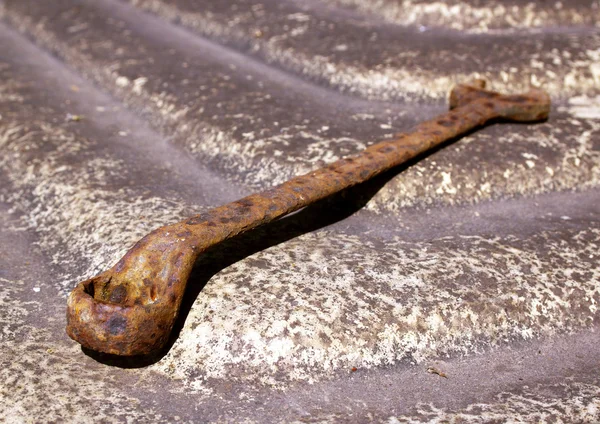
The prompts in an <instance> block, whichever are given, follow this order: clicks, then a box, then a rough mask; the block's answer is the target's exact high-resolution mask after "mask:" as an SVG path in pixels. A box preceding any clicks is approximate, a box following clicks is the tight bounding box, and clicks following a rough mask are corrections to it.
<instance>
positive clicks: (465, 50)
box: [0, 0, 600, 423]
mask: <svg viewBox="0 0 600 424" xmlns="http://www.w3.org/2000/svg"><path fill="white" fill-rule="evenodd" d="M0 17H1V18H2V21H1V22H0V219H1V225H0V405H1V406H0V421H2V420H3V421H6V422H19V423H20V422H50V421H55V422H64V421H71V422H89V421H90V420H93V421H98V422H179V421H180V422H288V423H289V422H367V421H378V422H389V423H395V422H431V421H433V422H504V421H506V420H512V421H513V422H536V421H550V420H556V421H559V422H561V421H562V422H597V421H600V374H599V372H598V370H599V369H600V349H599V348H598V346H599V343H600V334H599V333H598V331H597V329H598V325H599V317H600V315H599V313H598V304H599V303H600V268H599V264H600V260H599V258H600V253H599V251H600V190H599V188H598V187H599V181H600V3H599V2H598V1H590V0H576V1H563V2H548V1H537V2H528V1H525V0H509V1H499V0H493V1H485V2H484V1H479V0H449V1H445V2H441V1H432V0H373V1H370V2H368V1H366V0H305V1H302V2H294V1H291V0H261V1H259V0H256V1H246V0H231V1H209V0H172V1H167V0H121V1H119V0H54V1H52V2H41V1H35V0H0ZM473 77H483V78H486V79H487V80H488V81H490V82H491V85H492V88H494V89H496V90H499V91H505V92H519V91H523V90H526V89H527V88H528V87H529V86H531V85H535V86H541V87H543V88H544V89H546V90H547V91H548V92H549V93H550V94H551V96H552V99H553V111H552V114H551V118H550V119H549V120H548V122H546V123H543V124H536V125H522V124H521V125H517V124H502V125H494V126H491V127H487V128H485V129H483V130H480V131H478V132H474V133H472V134H470V135H468V136H466V137H464V138H462V139H460V140H458V141H457V142H455V143H453V144H451V145H448V146H446V147H445V148H443V149H441V150H438V151H436V152H433V153H431V154H430V155H428V156H427V157H425V158H423V159H422V160H420V161H418V162H414V163H411V164H409V165H407V166H405V167H403V168H402V169H398V170H395V172H392V173H389V174H386V175H384V176H382V177H380V178H377V179H376V180H374V181H373V182H371V183H367V184H365V185H363V186H360V187H357V188H356V189H353V190H351V191H350V192H348V193H345V194H344V195H343V196H337V197H336V198H334V199H330V200H328V201H325V202H322V203H321V204H319V205H316V206H314V207H310V208H307V209H305V210H303V211H301V212H299V213H297V214H295V215H293V216H292V217H289V218H287V219H284V220H282V221H280V222H278V223H276V224H274V225H270V226H267V227H265V228H263V229H261V230H259V231H255V232H253V233H251V234H249V235H248V236H245V237H240V238H237V239H235V240H232V241H230V242H227V243H225V244H224V245H223V246H222V247H220V248H218V249H215V250H214V251H211V253H210V254H209V255H206V256H205V257H203V258H202V259H201V260H200V261H199V263H198V266H197V270H196V272H195V273H194V276H193V278H192V281H190V285H189V286H190V287H189V293H188V295H187V297H186V303H185V305H184V309H183V313H182V317H181V319H180V321H179V324H178V328H177V329H176V332H175V334H174V337H173V341H172V346H171V347H170V349H169V351H168V352H166V353H165V355H164V356H162V357H161V358H159V359H158V360H156V361H150V362H148V363H146V362H136V361H117V360H115V359H114V358H108V357H103V356H100V355H95V354H93V353H92V352H84V351H82V349H81V348H80V346H79V345H78V344H77V343H75V342H73V341H72V340H70V339H69V338H68V337H67V336H66V334H65V332H64V327H65V304H66V296H67V294H68V293H69V291H70V290H71V289H72V288H73V287H74V286H75V284H76V283H77V282H78V281H81V280H82V279H84V278H87V277H90V276H92V275H94V274H96V273H97V272H99V271H102V270H104V269H106V268H108V267H109V266H111V265H112V264H113V263H114V262H115V261H116V260H117V259H118V258H119V257H120V256H121V255H122V254H123V253H124V252H125V251H126V250H127V249H128V248H129V247H130V246H131V245H132V244H133V243H134V242H135V241H136V240H138V239H139V238H140V237H142V236H143V235H145V234H146V233H147V232H149V231H150V230H152V229H154V228H156V227H157V226H160V225H163V224H166V223H171V222H175V221H177V220H180V219H183V218H185V217H188V216H191V215H193V214H196V213H199V212H202V211H204V210H206V209H209V208H211V207H213V206H218V205H220V204H223V203H226V202H229V201H232V200H235V199H237V198H240V197H242V196H244V195H246V194H249V193H251V192H253V191H256V190H260V189H264V188H268V187H270V186H271V185H274V184H277V183H280V182H283V181H285V180H286V179H288V178H290V177H292V176H294V175H297V174H300V173H305V172H308V171H310V170H312V169H314V168H316V167H318V166H321V165H323V164H326V163H329V162H332V161H334V160H336V159H339V158H341V157H343V156H344V155H348V154H352V153H355V152H358V151H359V150H361V149H363V148H365V147H366V146H368V145H370V144H372V143H374V142H377V141H378V140H381V139H384V138H388V137H391V136H393V135H394V134H396V133H399V132H403V131H407V130H409V129H410V128H411V127H412V126H413V125H415V124H416V123H418V122H420V121H423V120H426V119H430V118H432V117H434V116H435V115H437V114H440V113H442V112H443V111H445V110H446V108H447V105H446V95H447V93H448V91H449V89H450V88H451V87H452V85H453V84H454V83H456V82H463V81H466V80H468V79H470V78H473ZM432 367H433V368H434V369H436V370H438V371H440V372H441V373H443V374H444V375H445V376H446V378H444V377H442V376H440V375H438V374H435V373H431V372H428V369H429V371H431V370H432Z"/></svg>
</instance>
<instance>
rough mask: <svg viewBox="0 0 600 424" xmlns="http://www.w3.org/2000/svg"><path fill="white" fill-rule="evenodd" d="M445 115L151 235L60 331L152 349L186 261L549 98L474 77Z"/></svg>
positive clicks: (98, 345)
mask: <svg viewBox="0 0 600 424" xmlns="http://www.w3.org/2000/svg"><path fill="white" fill-rule="evenodd" d="M450 109H451V110H450V111H449V112H447V113H445V114H443V115H440V116H438V117H437V118H434V119H432V120H430V121H426V122H423V123H421V124H419V125H418V126H416V127H415V128H414V130H413V131H412V132H410V133H406V134H399V135H397V136H396V138H395V139H393V140H386V141H382V142H380V143H377V144H374V145H372V146H370V147H368V148H367V149H365V150H364V151H362V152H361V153H358V154H356V155H354V156H350V157H347V158H345V159H341V160H338V161H337V162H334V163H332V164H330V165H328V166H325V167H323V168H320V169H317V170H315V171H313V172H310V173H309V174H306V175H302V176H299V177H295V178H292V179H291V180H289V181H287V182H285V183H283V184H280V185H278V186H276V187H273V188H271V189H268V190H266V191H263V192H262V193H257V194H252V195H250V196H247V197H245V198H243V199H241V200H238V201H235V202H232V203H229V204H227V205H224V206H220V207H217V208H215V209H212V210H210V211H208V212H206V213H203V214H201V215H197V216H194V217H192V218H189V219H187V220H185V221H181V222H178V223H176V224H171V225H166V226H163V227H160V228H158V229H156V230H154V231H152V232H151V233H150V234H148V235H146V236H145V237H144V238H142V239H141V240H140V241H138V242H137V243H136V244H135V246H133V248H131V250H129V252H127V254H125V256H124V257H123V258H122V259H121V260H119V262H117V264H116V265H115V266H113V267H112V268H111V269H109V270H108V271H105V272H103V273H101V274H99V275H97V276H95V277H93V278H91V279H89V280H86V281H83V282H81V283H79V284H78V285H77V286H76V287H75V289H74V290H73V291H72V292H71V294H70V296H69V300H68V305H67V333H68V334H69V336H70V337H71V338H73V339H74V340H76V341H78V342H79V343H81V344H82V345H83V346H84V347H87V348H89V349H92V350H95V351H99V352H105V353H110V354H116V355H123V356H131V355H149V354H152V353H155V352H157V351H160V349H161V348H163V347H164V346H165V344H166V342H167V340H168V338H169V334H170V332H171V330H172V328H173V324H174V323H175V320H176V318H177V315H178V313H179V309H180V306H181V301H182V298H183V294H184V291H185V287H186V284H187V281H188V278H189V276H190V273H191V271H192V268H193V266H194V263H195V261H196V259H197V258H198V256H199V255H200V254H201V253H202V252H204V251H206V250H207V249H208V248H209V247H211V246H213V245H215V244H217V243H219V242H221V241H223V240H226V239H228V238H231V237H233V236H235V235H237V234H240V233H242V232H245V231H248V230H250V229H252V228H255V227H258V226H260V225H263V224H266V223H268V222H270V221H273V220H275V219H277V218H280V217H282V216H284V215H286V214H289V213H291V212H294V211H296V210H299V209H301V208H303V207H305V206H307V205H309V204H311V203H314V202H316V201H318V200H321V199H324V198H326V197H328V196H330V195H332V194H335V193H337V192H339V191H341V190H343V189H346V188H348V187H351V186H354V185H356V184H360V183H362V182H364V181H366V180H368V179H370V178H372V177H374V176H375V175H378V174H380V173H382V172H384V171H386V170H388V169H390V168H393V167H395V166H398V165H400V164H402V163H403V162H406V161H407V160H409V159H411V158H413V157H415V156H417V155H419V154H421V153H423V152H425V151H427V150H428V149H431V148H432V147H434V146H436V145H439V144H441V143H443V142H445V141H448V140H451V139H453V138H455V137H457V136H459V135H461V134H464V133H466V132H468V131H470V130H472V129H474V128H478V127H481V126H483V125H485V124H486V123H489V122H491V121H496V120H499V121H518V122H534V121H541V120H544V119H546V118H547V117H548V114H549V112H550V98H549V96H548V94H547V93H545V92H544V91H541V90H538V89H533V90H530V91H529V92H527V93H525V94H522V95H501V94H499V93H496V92H492V91H487V90H485V83H484V82H483V81H479V80H478V81H475V82H473V83H471V84H461V85H458V86H456V87H455V88H454V89H453V90H452V91H451V93H450Z"/></svg>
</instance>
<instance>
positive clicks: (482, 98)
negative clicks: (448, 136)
mask: <svg viewBox="0 0 600 424" xmlns="http://www.w3.org/2000/svg"><path fill="white" fill-rule="evenodd" d="M550 105H551V102H550V96H549V95H548V93H546V92H545V91H543V90H540V89H537V88H533V89H531V90H529V91H528V92H526V93H524V94H515V95H503V94H500V93H497V92H494V91H489V90H486V89H485V81H483V80H475V81H473V82H471V83H468V84H459V85H457V86H455V87H454V88H453V89H452V91H451V92H450V109H456V108H459V107H466V106H471V107H476V108H477V109H480V108H481V110H488V111H491V112H492V113H493V114H494V116H495V117H496V118H499V119H504V120H508V121H514V122H539V121H544V120H546V119H548V115H549V114H550Z"/></svg>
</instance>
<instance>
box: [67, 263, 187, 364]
mask: <svg viewBox="0 0 600 424" xmlns="http://www.w3.org/2000/svg"><path fill="white" fill-rule="evenodd" d="M109 272H110V271H107V272H105V273H103V274H100V275H98V276H96V277H94V278H91V279H89V280H86V281H83V282H81V283H79V284H78V285H77V287H75V289H74V290H73V291H72V292H71V294H70V295H69V299H68V302H67V334H68V335H69V337H71V338H72V339H73V340H76V341H77V342H79V343H80V344H81V345H82V346H84V347H86V348H88V349H91V350H94V351H98V352H104V353H109V354H114V355H121V356H133V355H146V354H149V353H151V352H157V351H159V350H160V349H161V348H162V347H163V346H164V345H165V344H166V342H167V340H168V337H169V334H170V332H171V328H172V326H173V322H174V319H175V317H174V316H173V308H172V305H168V307H165V306H166V305H165V304H164V302H154V303H152V304H146V305H143V304H140V303H139V302H138V303H137V304H136V303H134V304H128V303H114V302H109V301H105V300H102V299H98V298H96V297H95V296H94V295H95V291H96V286H97V285H99V284H103V283H104V281H103V280H107V279H110V278H111V277H110V275H109Z"/></svg>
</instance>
